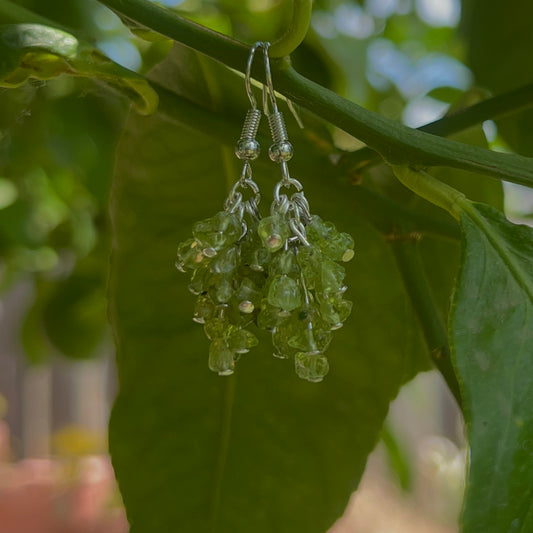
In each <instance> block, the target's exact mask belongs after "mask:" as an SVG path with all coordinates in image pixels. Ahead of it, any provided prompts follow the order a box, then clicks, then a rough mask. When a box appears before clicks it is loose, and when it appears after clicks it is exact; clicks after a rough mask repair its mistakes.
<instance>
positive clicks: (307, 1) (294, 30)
mask: <svg viewBox="0 0 533 533" xmlns="http://www.w3.org/2000/svg"><path fill="white" fill-rule="evenodd" d="M293 4H294V7H293V13H292V20H291V23H290V25H289V28H288V29H287V31H286V32H285V33H284V34H283V35H282V36H281V37H280V38H279V39H278V40H277V41H275V42H274V43H273V44H272V46H271V47H270V48H269V55H270V57H283V56H288V55H289V54H292V52H294V50H296V48H298V46H300V44H302V41H303V40H304V39H305V36H306V34H307V30H308V29H309V25H310V24H311V12H312V7H313V1H312V0H293Z"/></svg>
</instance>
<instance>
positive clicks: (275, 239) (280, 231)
mask: <svg viewBox="0 0 533 533" xmlns="http://www.w3.org/2000/svg"><path fill="white" fill-rule="evenodd" d="M257 233H258V234H259V237H261V240H262V242H263V244H264V245H265V247H266V248H267V250H269V251H270V252H276V251H277V250H279V249H280V248H282V247H283V245H284V244H285V242H286V240H287V239H288V238H289V235H290V228H289V224H288V223H287V221H286V220H284V219H283V218H282V217H281V216H280V215H271V216H269V217H265V218H263V219H262V220H261V222H259V226H258V228H257Z"/></svg>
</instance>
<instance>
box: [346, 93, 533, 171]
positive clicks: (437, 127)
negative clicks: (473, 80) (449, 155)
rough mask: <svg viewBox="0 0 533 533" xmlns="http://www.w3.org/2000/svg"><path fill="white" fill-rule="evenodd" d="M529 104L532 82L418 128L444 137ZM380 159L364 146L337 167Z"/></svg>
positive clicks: (363, 164) (531, 104)
mask: <svg viewBox="0 0 533 533" xmlns="http://www.w3.org/2000/svg"><path fill="white" fill-rule="evenodd" d="M530 107H533V84H529V85H525V86H524V87H521V88H519V89H516V90H514V91H509V92H507V93H504V94H500V95H498V96H494V97H493V98H488V99H487V100H483V101H482V102H479V103H477V104H474V105H472V106H470V107H466V108H463V109H459V110H458V111H455V112H453V113H450V114H448V115H446V116H444V117H442V118H440V119H438V120H435V121H434V122H430V123H428V124H425V125H424V126H421V127H420V128H417V129H418V130H419V131H424V132H426V133H431V134H433V135H439V136H444V137H445V136H448V135H452V134H454V133H457V132H459V131H463V130H465V129H468V128H470V127H472V126H475V125H476V124H479V123H481V122H484V121H485V120H490V119H499V118H503V117H505V116H508V115H511V114H514V113H518V112H520V111H523V110H525V109H528V108H530ZM379 161H381V157H380V156H379V154H378V153H377V152H375V151H374V150H372V149H371V148H368V147H365V148H361V149H360V150H357V151H355V152H349V153H346V154H345V155H344V156H343V157H341V159H340V160H339V162H338V166H339V171H340V172H342V173H353V172H356V171H358V170H360V169H361V168H363V167H366V166H370V165H371V164H373V163H377V162H379Z"/></svg>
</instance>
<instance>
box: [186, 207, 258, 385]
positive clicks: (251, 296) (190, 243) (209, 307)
mask: <svg viewBox="0 0 533 533" xmlns="http://www.w3.org/2000/svg"><path fill="white" fill-rule="evenodd" d="M192 233H193V238H192V239H189V240H187V241H185V242H183V243H181V244H180V245H179V247H178V258H177V261H176V267H177V268H178V269H179V270H180V271H182V272H185V271H187V270H189V271H192V277H191V282H190V284H189V290H190V291H191V292H192V293H193V294H195V295H196V296H197V300H196V307H195V309H194V315H193V320H194V321H195V322H198V323H199V324H203V325H204V331H205V334H206V336H207V338H208V339H209V340H210V341H211V346H210V349H209V368H210V369H211V370H213V371H214V372H217V373H218V374H219V375H221V376H227V375H230V374H233V371H234V368H235V362H236V361H237V360H238V359H239V357H240V355H241V354H243V353H246V352H248V351H249V350H250V348H252V347H254V346H256V345H257V343H258V341H257V337H256V336H255V335H254V334H253V333H252V332H250V331H248V330H247V329H246V328H247V326H249V325H250V324H251V323H252V322H254V320H255V317H256V316H257V314H258V313H259V304H260V302H261V295H262V289H263V286H264V284H265V280H266V276H265V272H264V266H263V265H264V264H265V263H266V261H267V260H268V253H267V252H266V251H265V250H262V249H261V245H260V242H259V237H258V235H257V220H252V221H251V222H250V223H248V224H243V221H242V218H241V217H240V216H239V215H238V214H237V213H231V212H228V211H220V212H219V213H217V214H216V215H215V216H213V217H211V218H208V219H206V220H202V221H200V222H197V223H196V224H195V225H194V226H193V231H192Z"/></svg>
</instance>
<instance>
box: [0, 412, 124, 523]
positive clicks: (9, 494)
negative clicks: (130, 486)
mask: <svg viewBox="0 0 533 533" xmlns="http://www.w3.org/2000/svg"><path fill="white" fill-rule="evenodd" d="M9 455H10V451H9V429H8V427H7V425H6V424H5V423H3V422H1V421H0V533H126V532H127V531H128V524H127V521H126V517H125V515H124V511H123V508H122V506H121V503H120V500H119V498H118V493H117V489H116V485H115V481H114V476H113V469H112V468H111V464H110V462H109V459H108V458H107V457H106V456H102V455H94V456H85V457H81V458H77V459H68V460H58V459H24V460H21V461H18V462H10V461H9Z"/></svg>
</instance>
